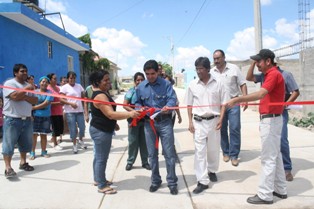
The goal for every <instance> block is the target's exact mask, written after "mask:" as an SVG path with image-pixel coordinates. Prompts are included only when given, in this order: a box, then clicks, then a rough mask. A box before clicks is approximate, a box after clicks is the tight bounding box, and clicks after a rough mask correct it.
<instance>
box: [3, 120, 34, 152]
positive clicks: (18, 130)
mask: <svg viewBox="0 0 314 209" xmlns="http://www.w3.org/2000/svg"><path fill="white" fill-rule="evenodd" d="M15 144H18V148H19V151H20V152H30V151H32V145H33V123H32V119H31V118H30V117H28V118H27V119H26V120H22V119H21V118H12V117H9V116H5V118H4V123H3V143H2V154H3V155H8V156H12V155H13V153H14V145H15Z"/></svg>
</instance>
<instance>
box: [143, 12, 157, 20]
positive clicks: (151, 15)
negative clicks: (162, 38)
mask: <svg viewBox="0 0 314 209" xmlns="http://www.w3.org/2000/svg"><path fill="white" fill-rule="evenodd" d="M152 17H154V14H153V13H144V14H142V18H143V19H150V18H152Z"/></svg>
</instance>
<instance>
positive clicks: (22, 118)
mask: <svg viewBox="0 0 314 209" xmlns="http://www.w3.org/2000/svg"><path fill="white" fill-rule="evenodd" d="M3 118H14V119H21V120H27V119H30V118H31V117H20V118H15V117H11V116H5V115H4V116H3Z"/></svg>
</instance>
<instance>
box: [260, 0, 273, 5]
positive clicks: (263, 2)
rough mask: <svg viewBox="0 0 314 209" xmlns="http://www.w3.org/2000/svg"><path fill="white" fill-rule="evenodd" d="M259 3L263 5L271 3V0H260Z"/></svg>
mask: <svg viewBox="0 0 314 209" xmlns="http://www.w3.org/2000/svg"><path fill="white" fill-rule="evenodd" d="M260 2H261V5H263V6H265V5H271V2H272V0H260Z"/></svg>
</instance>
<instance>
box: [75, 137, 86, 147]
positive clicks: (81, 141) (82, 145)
mask: <svg viewBox="0 0 314 209" xmlns="http://www.w3.org/2000/svg"><path fill="white" fill-rule="evenodd" d="M77 142H78V144H79V145H80V147H81V148H82V149H87V146H86V145H85V143H84V141H83V140H80V139H79V140H77Z"/></svg>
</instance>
